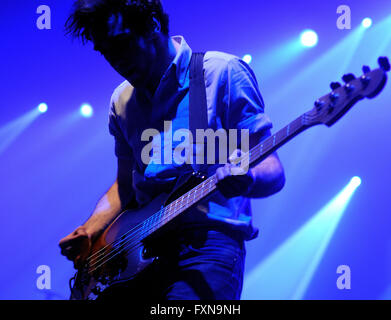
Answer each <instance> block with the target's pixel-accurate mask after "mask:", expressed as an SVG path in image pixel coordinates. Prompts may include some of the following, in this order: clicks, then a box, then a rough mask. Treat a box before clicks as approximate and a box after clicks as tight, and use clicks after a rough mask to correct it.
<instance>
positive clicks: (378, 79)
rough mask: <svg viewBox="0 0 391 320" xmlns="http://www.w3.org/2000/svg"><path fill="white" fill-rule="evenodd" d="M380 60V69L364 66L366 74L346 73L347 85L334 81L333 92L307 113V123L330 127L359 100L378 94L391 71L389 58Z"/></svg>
mask: <svg viewBox="0 0 391 320" xmlns="http://www.w3.org/2000/svg"><path fill="white" fill-rule="evenodd" d="M378 62H379V65H380V68H379V69H376V70H372V71H371V70H370V68H369V67H368V66H364V67H363V73H364V74H363V75H362V76H361V77H359V78H356V77H355V76H354V75H353V74H346V75H344V76H343V77H342V80H343V81H344V82H345V85H342V84H340V83H339V82H332V83H331V85H330V87H331V89H332V92H331V93H329V94H327V95H325V96H323V97H321V98H319V99H318V100H316V102H315V107H314V108H313V109H312V110H311V111H309V112H307V113H306V114H305V117H304V121H305V125H308V126H313V125H316V124H322V123H323V124H325V125H327V126H329V127H330V126H332V125H333V124H334V123H335V122H336V121H338V120H339V119H340V118H341V117H342V116H343V115H344V114H345V113H346V112H348V111H349V109H350V108H351V107H353V105H355V104H356V103H357V101H359V100H362V99H364V98H369V99H371V98H374V97H375V96H377V95H378V94H379V93H380V92H381V91H382V90H383V88H384V86H385V85H386V82H387V73H386V72H388V71H390V63H389V61H388V58H386V57H380V58H379V60H378Z"/></svg>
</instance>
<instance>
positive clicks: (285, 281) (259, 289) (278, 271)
mask: <svg viewBox="0 0 391 320" xmlns="http://www.w3.org/2000/svg"><path fill="white" fill-rule="evenodd" d="M360 184H361V179H360V178H359V177H353V178H352V179H351V180H350V182H349V183H348V184H347V185H346V186H345V187H344V188H343V189H342V191H340V192H339V193H338V194H337V195H336V196H335V197H334V198H333V199H332V200H331V201H330V202H329V203H328V204H326V205H325V206H324V207H323V208H322V209H321V210H320V211H319V212H317V213H316V214H315V215H314V217H313V218H311V219H310V220H309V221H308V222H307V223H305V224H304V225H303V226H302V227H301V228H300V229H299V230H297V231H296V232H295V233H294V234H293V235H292V236H290V237H289V238H288V239H287V240H285V242H284V243H282V244H281V245H280V246H279V247H278V248H277V249H276V250H274V252H272V253H271V254H270V255H269V256H268V257H266V259H264V260H263V261H262V262H261V263H260V264H259V265H258V266H256V267H255V268H254V269H253V270H252V271H251V272H250V273H249V275H248V276H246V278H245V281H244V288H243V295H242V299H244V300H270V299H271V300H281V299H282V300H299V299H303V298H304V297H305V294H306V292H307V289H308V287H309V285H310V283H311V280H312V278H313V276H314V274H315V272H316V270H317V268H318V266H319V264H320V262H321V260H322V258H323V255H324V253H325V251H326V250H327V247H328V245H329V243H330V241H331V239H332V237H333V235H334V233H335V231H336V229H337V227H338V224H339V222H340V220H341V218H342V216H343V213H344V212H345V210H346V208H347V206H348V204H349V202H350V200H351V198H352V196H353V194H354V192H355V191H356V189H357V188H358V186H359V185H360Z"/></svg>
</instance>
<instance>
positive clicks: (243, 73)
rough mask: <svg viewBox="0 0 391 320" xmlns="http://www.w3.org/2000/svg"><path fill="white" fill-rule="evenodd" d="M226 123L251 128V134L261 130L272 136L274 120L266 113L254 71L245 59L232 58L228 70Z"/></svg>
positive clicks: (236, 127)
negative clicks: (271, 130)
mask: <svg viewBox="0 0 391 320" xmlns="http://www.w3.org/2000/svg"><path fill="white" fill-rule="evenodd" d="M226 90H227V91H226V97H227V99H226V101H227V104H228V107H227V113H226V123H227V126H228V129H238V130H241V129H249V133H250V135H251V134H253V133H258V132H261V133H263V134H262V139H263V138H265V137H267V136H270V135H271V133H270V129H271V128H272V122H271V120H270V119H269V117H268V116H267V115H266V114H265V113H264V109H265V106H264V101H263V98H262V96H261V93H260V91H259V87H258V82H257V80H256V77H255V75H254V72H253V71H252V70H251V68H250V67H249V66H248V65H247V63H245V62H244V61H243V60H241V59H239V58H234V59H231V60H230V61H229V63H228V70H227V88H226Z"/></svg>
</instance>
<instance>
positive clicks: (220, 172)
mask: <svg viewBox="0 0 391 320" xmlns="http://www.w3.org/2000/svg"><path fill="white" fill-rule="evenodd" d="M226 176H227V171H226V170H225V167H220V168H217V170H216V177H217V180H218V181H221V180H223V179H224V178H225V177H226Z"/></svg>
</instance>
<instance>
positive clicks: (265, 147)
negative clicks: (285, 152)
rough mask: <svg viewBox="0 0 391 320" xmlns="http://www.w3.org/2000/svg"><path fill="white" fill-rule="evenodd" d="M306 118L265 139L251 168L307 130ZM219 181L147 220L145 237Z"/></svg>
mask: <svg viewBox="0 0 391 320" xmlns="http://www.w3.org/2000/svg"><path fill="white" fill-rule="evenodd" d="M305 117H306V115H305V114H304V115H302V116H300V117H299V118H297V119H296V120H294V121H292V122H291V123H290V124H288V125H287V126H286V127H284V128H282V129H281V130H279V131H278V132H277V133H275V134H273V135H271V136H270V137H268V138H266V139H264V140H263V141H262V142H261V143H259V144H257V145H256V146H255V147H253V148H252V149H251V150H250V151H249V152H248V154H247V156H248V157H249V158H248V164H249V167H250V168H251V167H253V166H255V165H256V164H257V163H259V162H261V161H262V160H264V159H265V158H266V157H268V156H269V155H270V154H272V153H273V152H275V151H276V150H277V149H278V148H280V147H281V146H283V145H284V144H285V143H287V142H288V141H289V140H291V139H292V138H294V137H295V136H296V135H298V134H299V133H300V132H302V131H304V130H305V129H307V128H308V126H306V125H305ZM217 181H218V180H217V177H216V174H214V175H212V176H210V177H209V178H207V179H206V180H204V181H203V182H202V183H200V184H199V185H197V186H196V187H194V188H193V189H191V190H190V191H188V192H187V193H185V194H184V195H182V196H181V197H179V198H178V199H176V200H175V201H173V202H171V203H170V204H169V205H167V206H165V207H163V208H162V209H161V210H159V211H158V212H156V213H155V214H154V215H152V216H151V217H150V218H148V219H147V220H145V221H144V222H143V227H142V229H143V233H144V235H150V234H152V233H153V232H155V231H157V230H158V229H160V228H161V227H163V226H164V225H166V224H167V223H168V222H170V221H171V220H173V219H174V218H176V217H177V216H179V215H180V214H181V213H183V212H184V211H186V210H187V209H189V208H190V207H191V206H193V205H194V204H196V203H197V202H199V201H200V200H202V199H203V198H205V197H206V196H208V195H210V194H211V193H212V192H214V191H215V190H216V189H217Z"/></svg>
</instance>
